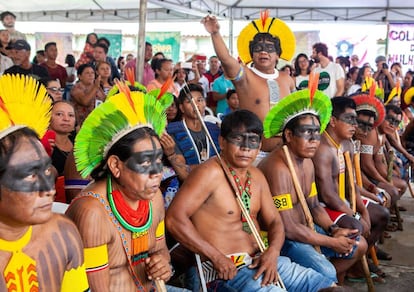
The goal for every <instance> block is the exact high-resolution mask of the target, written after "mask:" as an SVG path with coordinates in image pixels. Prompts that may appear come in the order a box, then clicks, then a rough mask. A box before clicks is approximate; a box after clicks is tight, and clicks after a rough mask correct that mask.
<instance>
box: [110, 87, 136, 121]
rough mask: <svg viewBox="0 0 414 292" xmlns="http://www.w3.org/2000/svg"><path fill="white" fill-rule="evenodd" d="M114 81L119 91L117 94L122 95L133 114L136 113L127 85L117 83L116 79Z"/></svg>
mask: <svg viewBox="0 0 414 292" xmlns="http://www.w3.org/2000/svg"><path fill="white" fill-rule="evenodd" d="M114 81H115V84H116V86H117V87H118V89H119V92H122V93H123V94H125V97H126V98H127V100H128V103H129V105H130V106H131V108H132V110H133V111H134V113H136V111H135V107H134V102H133V101H132V98H131V90H129V87H128V85H126V84H125V83H124V82H121V81H119V80H118V79H115V80H114Z"/></svg>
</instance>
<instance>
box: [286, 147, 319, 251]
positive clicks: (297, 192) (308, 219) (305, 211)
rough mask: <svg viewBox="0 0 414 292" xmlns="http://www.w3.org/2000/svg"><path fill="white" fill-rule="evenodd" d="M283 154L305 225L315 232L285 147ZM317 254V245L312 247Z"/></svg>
mask: <svg viewBox="0 0 414 292" xmlns="http://www.w3.org/2000/svg"><path fill="white" fill-rule="evenodd" d="M282 149H283V152H284V153H285V156H286V160H287V164H288V167H289V171H290V176H291V177H292V180H293V185H294V186H295V191H296V195H297V197H298V200H299V203H300V205H301V207H302V210H303V213H304V214H305V219H306V224H307V225H308V227H309V228H310V229H312V230H313V231H315V225H314V224H313V218H312V214H311V212H310V210H309V206H308V203H307V202H306V199H305V195H304V194H303V191H302V187H301V185H300V183H299V179H298V176H297V174H296V171H295V167H294V166H293V162H292V158H291V157H290V153H289V149H288V147H287V146H286V145H283V147H282ZM313 247H314V248H315V249H316V251H317V252H319V253H321V248H320V247H319V246H317V245H315V246H313Z"/></svg>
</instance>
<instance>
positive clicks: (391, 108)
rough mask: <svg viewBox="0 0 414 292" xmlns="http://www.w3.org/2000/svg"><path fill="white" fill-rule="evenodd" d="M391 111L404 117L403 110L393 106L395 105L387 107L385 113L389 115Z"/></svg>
mask: <svg viewBox="0 0 414 292" xmlns="http://www.w3.org/2000/svg"><path fill="white" fill-rule="evenodd" d="M390 111H393V112H394V113H396V114H397V115H402V110H401V108H400V107H398V106H396V105H393V104H388V105H386V106H385V112H386V113H387V114H388V113H389V112H390Z"/></svg>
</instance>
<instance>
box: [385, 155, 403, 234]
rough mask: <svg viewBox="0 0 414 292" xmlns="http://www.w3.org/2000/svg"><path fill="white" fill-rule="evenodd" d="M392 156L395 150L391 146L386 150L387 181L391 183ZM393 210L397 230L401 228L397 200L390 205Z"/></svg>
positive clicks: (393, 156) (392, 170)
mask: <svg viewBox="0 0 414 292" xmlns="http://www.w3.org/2000/svg"><path fill="white" fill-rule="evenodd" d="M394 158H395V152H394V150H393V149H392V148H391V149H390V150H388V168H387V181H388V182H389V183H390V184H393V182H392V176H393V172H394ZM392 208H393V209H394V212H395V217H396V218H397V228H398V230H401V231H402V230H403V226H402V222H401V215H400V209H399V208H398V201H395V203H394V206H392Z"/></svg>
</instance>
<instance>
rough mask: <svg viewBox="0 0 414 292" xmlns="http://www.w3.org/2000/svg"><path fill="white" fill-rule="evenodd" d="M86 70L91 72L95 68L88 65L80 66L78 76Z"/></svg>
mask: <svg viewBox="0 0 414 292" xmlns="http://www.w3.org/2000/svg"><path fill="white" fill-rule="evenodd" d="M86 68H92V69H93V71H95V67H94V66H93V65H92V64H90V63H87V64H82V65H80V66H79V67H78V71H77V74H78V76H79V75H81V74H82V73H83V71H85V69H86Z"/></svg>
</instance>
